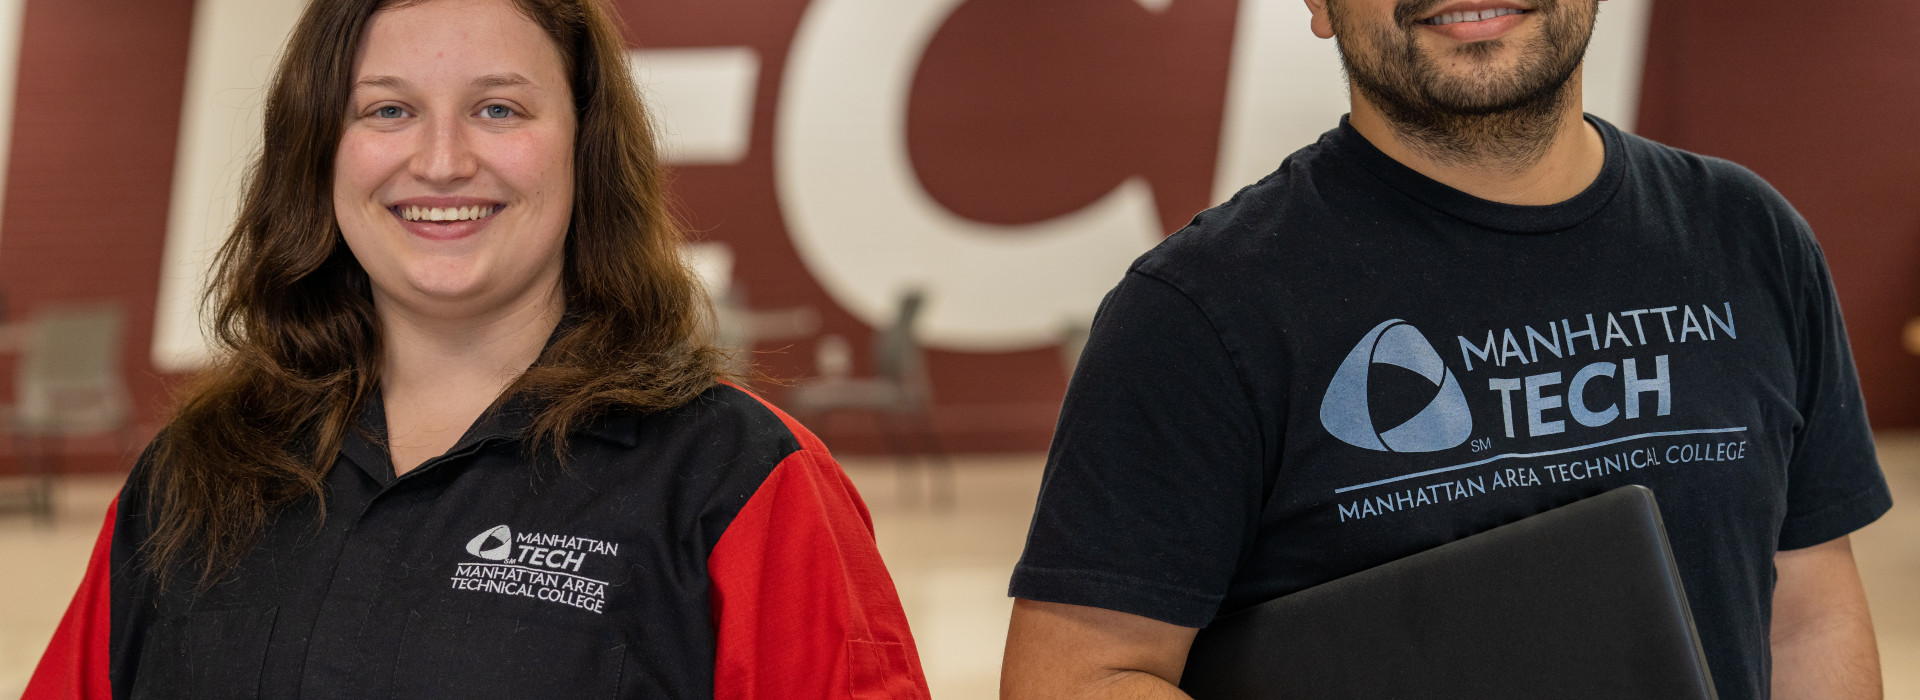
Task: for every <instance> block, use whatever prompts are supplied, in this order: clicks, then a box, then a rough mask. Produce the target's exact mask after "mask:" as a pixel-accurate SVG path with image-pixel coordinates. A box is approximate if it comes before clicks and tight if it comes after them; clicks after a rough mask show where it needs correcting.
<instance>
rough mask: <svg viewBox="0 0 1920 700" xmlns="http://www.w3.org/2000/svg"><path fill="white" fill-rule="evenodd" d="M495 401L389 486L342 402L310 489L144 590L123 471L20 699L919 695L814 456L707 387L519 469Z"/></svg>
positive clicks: (582, 432) (912, 659)
mask: <svg viewBox="0 0 1920 700" xmlns="http://www.w3.org/2000/svg"><path fill="white" fill-rule="evenodd" d="M532 416H533V412H532V410H531V409H530V408H529V407H528V406H527V405H526V404H525V403H523V402H514V401H509V402H507V403H505V404H504V405H503V406H502V407H501V408H499V409H498V410H496V411H493V412H491V413H490V414H488V415H487V416H485V417H483V418H482V419H481V420H480V421H478V422H477V423H476V424H475V425H474V426H473V427H472V428H471V429H470V430H469V431H468V433H467V434H466V435H465V436H463V437H462V438H461V439H460V441H459V442H458V443H457V444H456V445H455V446H454V447H453V448H452V449H451V450H448V451H447V453H446V454H444V455H442V456H440V457H436V458H434V459H432V460H429V461H428V462H426V463H424V464H422V465H420V466H419V467H417V468H415V469H414V470H412V471H409V472H407V473H406V474H405V475H402V476H399V477H397V478H396V477H395V476H394V470H393V465H392V464H391V462H390V461H389V459H388V456H387V451H386V449H385V447H384V439H383V433H384V426H385V424H386V419H385V416H384V414H383V411H382V408H381V402H380V401H379V400H377V399H376V400H373V401H369V402H368V409H367V411H366V412H365V413H364V414H363V415H362V417H361V423H360V430H357V431H349V437H348V439H347V442H346V444H345V445H344V446H343V448H342V449H341V454H340V456H339V457H338V461H337V462H336V463H335V466H334V468H333V469H332V470H331V471H330V472H329V473H328V475H327V477H326V489H327V497H326V500H325V503H324V505H322V504H321V503H318V502H305V503H302V504H300V505H297V506H294V507H292V508H290V509H289V510H287V511H286V512H284V513H282V514H280V515H279V516H278V517H277V518H275V520H274V521H273V522H272V524H271V525H269V526H268V528H267V529H266V531H265V532H264V533H263V535H262V536H261V538H260V540H259V543H258V545H257V546H255V547H254V548H253V550H252V552H251V553H249V554H248V555H247V556H246V557H245V559H244V560H243V561H242V562H241V563H240V565H239V567H238V568H237V570H235V571H234V572H233V573H232V574H231V575H230V576H228V577H226V578H225V579H224V580H222V581H221V582H220V583H218V584H216V585H214V586H212V587H211V588H210V589H209V590H207V591H205V592H203V593H199V594H195V593H194V591H193V586H192V584H191V583H190V582H188V583H183V584H181V585H175V586H170V587H168V588H167V590H165V591H164V592H163V591H161V590H159V589H158V587H157V586H156V585H155V581H154V579H153V577H151V576H150V575H148V574H147V573H146V572H145V571H144V570H143V568H142V567H141V564H140V563H139V562H138V561H137V553H138V551H139V547H140V545H141V543H142V542H143V541H144V537H145V535H146V534H147V533H148V532H149V531H150V528H151V522H152V520H151V518H152V512H151V510H150V505H149V504H150V503H151V499H150V495H149V494H148V493H147V492H146V491H145V489H144V488H143V486H142V484H143V483H144V482H143V479H141V478H140V474H139V470H141V469H145V468H148V465H147V464H146V460H145V459H143V460H142V463H141V464H140V465H139V466H137V467H136V473H135V476H134V478H132V479H129V481H128V485H127V487H126V488H125V489H124V490H123V491H122V492H121V494H120V497H119V499H118V501H117V502H116V503H115V504H114V507H112V508H110V509H109V510H108V514H107V524H106V527H105V529H104V530H103V531H102V532H101V535H100V539H99V542H98V544H96V545H95V548H94V553H93V559H92V562H91V563H90V564H89V566H88V569H87V574H86V578H85V580H84V581H83V582H82V584H81V586H80V591H79V592H78V593H77V594H76V595H75V597H74V601H73V604H72V606H71V607H70V608H69V609H68V611H67V614H66V617H65V619H64V620H62V622H61V624H60V627H59V629H58V631H57V632H56V633H55V635H54V639H53V642H52V645H51V646H50V647H49V648H48V650H47V653H46V656H45V658H43V659H42V660H41V662H40V666H39V668H38V670H37V671H36V672H35V674H34V678H33V681H32V683H31V685H29V687H28V689H27V693H26V697H27V698H54V697H59V698H71V697H81V698H109V697H111V698H148V697H153V698H159V697H191V698H240V697H270V698H373V697H406V698H418V697H449V698H450V697H461V698H534V697H545V698H642V697H644V698H694V697H700V698H704V697H716V698H789V697H791V698H924V697H926V696H927V690H926V680H925V677H924V676H923V674H922V673H921V670H920V664H919V658H918V656H917V652H916V651H915V649H914V644H913V638H912V636H911V634H910V633H909V632H908V629H907V621H906V617H905V615H904V613H903V612H902V610H901V607H900V602H899V599H898V596H897V595H896V594H895V592H894V588H893V582H892V580H891V579H890V578H889V577H888V575H887V570H886V567H885V566H884V565H883V564H882V563H881V561H880V555H879V552H878V550H877V549H876V547H875V544H874V537H873V525H872V521H871V519H870V518H869V516H868V514H867V510H866V506H865V505H864V504H863V503H862V502H861V501H860V496H859V494H857V493H855V491H854V488H853V485H852V483H850V482H849V481H848V480H847V477H846V475H845V474H844V473H843V472H842V471H841V470H840V467H839V466H838V465H837V464H836V463H835V462H834V461H833V458H832V456H831V455H829V454H828V452H827V450H826V448H825V447H824V446H823V445H822V444H821V443H820V441H819V440H818V439H816V438H815V437H814V436H813V435H812V434H811V433H808V432H807V431H806V429H805V428H802V427H801V426H800V425H799V424H798V423H796V422H794V421H793V419H791V418H789V417H787V416H786V415H785V414H783V413H781V412H780V411H779V410H777V409H774V408H773V407H772V406H770V405H768V404H766V403H764V402H762V401H761V400H759V399H758V397H755V396H753V395H751V394H749V393H747V392H745V391H742V390H740V389H738V388H736V387H732V386H725V385H722V386H716V387H714V388H713V389H711V390H709V391H707V392H706V393H705V394H703V395H701V396H700V397H699V398H698V399H696V400H694V401H693V402H691V403H688V404H687V405H685V406H682V407H680V408H677V409H674V410H670V411H664V412H657V413H652V414H645V415H640V414H633V413H615V414H611V415H608V416H605V417H602V418H600V419H597V420H595V421H592V422H591V423H589V424H587V425H584V426H583V427H582V428H581V429H579V430H577V431H575V433H574V434H573V435H572V436H571V440H572V442H571V444H570V447H571V452H572V459H571V461H570V463H569V464H568V465H567V467H566V468H564V469H561V468H556V467H551V466H548V467H539V468H535V467H533V466H531V462H530V461H529V459H528V458H527V452H526V444H525V443H524V441H522V440H521V439H520V435H521V434H522V432H523V429H524V428H525V427H526V426H527V425H528V423H529V422H530V421H531V419H532Z"/></svg>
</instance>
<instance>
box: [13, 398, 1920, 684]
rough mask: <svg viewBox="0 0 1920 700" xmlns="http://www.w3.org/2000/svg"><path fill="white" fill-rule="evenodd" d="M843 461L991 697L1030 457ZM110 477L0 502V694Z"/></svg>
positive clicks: (1025, 509)
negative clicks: (942, 504) (938, 494)
mask: <svg viewBox="0 0 1920 700" xmlns="http://www.w3.org/2000/svg"><path fill="white" fill-rule="evenodd" d="M1880 448H1881V460H1882V462H1883V464H1884V465H1885V466H1886V469H1887V476H1888V478H1889V479H1890V480H1891V481H1892V483H1893V488H1894V498H1895V500H1896V501H1897V502H1898V503H1900V504H1901V506H1900V507H1898V508H1896V509H1894V511H1893V512H1892V513H1891V514H1889V515H1888V516H1887V517H1886V518H1883V519H1882V520H1881V521H1880V522H1877V523H1875V524H1873V525H1871V526H1869V527H1868V528H1866V529H1865V530H1862V531H1861V532H1859V533H1857V534H1856V535H1855V536H1854V547H1855V551H1856V554H1857V556H1858V558H1859V560H1860V568H1861V572H1862V573H1863V574H1864V576H1865V577H1866V582H1867V595H1868V597H1869V598H1870V599H1871V604H1872V606H1873V610H1874V620H1875V624H1876V626H1877V627H1878V631H1879V637H1880V655H1881V660H1882V666H1883V667H1884V668H1885V671H1886V687H1887V697H1888V698H1891V699H1894V700H1903V699H1904V700H1920V508H1916V507H1915V506H1914V504H1920V433H1906V434H1884V435H1882V436H1881V439H1880ZM847 462H848V463H847V465H846V466H847V471H848V473H850V474H851V475H852V476H853V478H854V480H855V481H856V482H857V483H858V484H859V486H860V489H861V492H862V493H863V494H865V495H866V498H867V501H868V503H869V505H870V507H871V508H872V510H873V515H874V521H875V526H876V527H877V529H878V530H879V537H880V549H881V552H882V553H883V554H884V555H885V556H886V559H887V563H888V566H889V568H890V569H891V570H892V572H893V576H894V581H895V583H896V584H897V585H898V586H899V589H900V596H901V599H902V602H904V603H905V605H906V608H907V616H908V618H909V619H910V621H911V622H912V624H913V631H914V637H915V638H916V640H918V642H919V645H920V653H921V659H922V662H923V663H924V664H925V666H926V670H927V679H928V681H930V682H931V683H932V685H933V691H934V697H936V698H939V699H940V700H971V699H974V698H993V697H996V688H997V684H998V682H999V680H998V679H999V669H1000V651H1001V645H1002V644H1003V643H1004V641H1005V639H1006V629H1007V615H1008V613H1009V611H1010V610H1011V609H1012V604H1011V602H1010V601H1008V600H1007V598H1006V583H1007V576H1008V575H1009V573H1010V572H1011V571H1012V569H1013V563H1014V560H1015V559H1017V558H1018V557H1019V554H1020V547H1021V544H1022V542H1023V539H1024V537H1025V535H1026V530H1027V521H1028V519H1029V517H1030V516H1031V514H1032V511H1033V500H1034V496H1035V493H1036V491H1037V489H1038V487H1039V484H1040V457H1039V456H1037V455H1017V456H984V457H966V458H961V459H956V460H955V472H956V473H957V475H958V478H957V484H956V486H957V505H956V506H955V507H953V508H951V509H946V510H937V509H932V508H929V507H928V505H927V502H928V494H927V492H926V491H925V490H924V488H925V486H924V485H923V484H919V483H917V481H915V482H909V483H907V484H903V483H902V482H901V480H900V472H899V471H898V470H896V469H895V467H894V466H893V464H892V463H891V462H890V461H887V460H864V459H856V460H847ZM916 476H924V475H920V474H916ZM903 486H906V487H907V488H902V487H903ZM6 488H9V485H8V484H6V483H5V482H0V490H4V489H6ZM117 488H118V484H117V483H116V480H114V479H111V478H105V477H89V478H75V479H71V480H69V481H67V482H66V483H64V484H62V485H61V488H60V489H59V492H58V498H59V503H60V507H59V516H58V517H57V518H56V521H55V522H54V523H53V524H51V525H36V524H33V523H32V522H31V521H29V520H28V519H27V518H26V517H25V516H24V515H21V514H17V513H0V562H6V564H5V566H4V568H6V569H7V570H10V571H12V572H13V574H11V575H0V697H18V696H19V692H20V689H21V688H22V687H23V686H24V685H25V684H26V679H27V677H28V676H29V675H30V674H31V673H32V671H33V665H34V664H35V662H36V661H37V660H38V659H39V656H40V650H41V649H42V648H43V647H44V646H45V645H46V642H47V638H48V636H49V635H51V634H52V631H53V627H54V625H56V624H57V623H58V622H59V620H60V615H61V613H62V612H63V611H64V610H65V608H66V604H67V600H68V599H69V597H70V596H71V595H72V591H73V588H74V586H75V584H77V583H78V582H79V580H80V574H81V570H82V568H83V567H84V566H85V565H86V558H87V553H88V551H89V548H90V547H91V546H92V543H93V538H94V536H95V535H96V534H97V533H98V530H99V526H100V516H101V515H102V514H103V513H104V512H105V507H106V503H107V501H108V500H109V499H111V498H112V497H113V493H114V491H115V489H117Z"/></svg>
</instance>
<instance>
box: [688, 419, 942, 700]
mask: <svg viewBox="0 0 1920 700" xmlns="http://www.w3.org/2000/svg"><path fill="white" fill-rule="evenodd" d="M769 408H772V407H771V406H769ZM775 410H776V412H777V409H775ZM780 417H781V419H782V420H784V421H786V423H787V427H788V428H789V429H791V430H792V431H793V433H794V435H795V436H796V437H798V438H799V439H800V443H801V449H800V451H798V452H795V453H793V454H791V455H789V456H788V457H787V458H786V459H785V460H783V461H781V463H780V464H779V466H777V467H775V468H774V470H773V472H772V473H771V474H768V475H767V479H766V481H765V482H762V483H761V485H760V488H759V490H758V491H755V492H754V495H753V497H752V498H750V499H748V501H747V505H746V507H745V508H743V509H742V510H741V511H740V514H739V515H737V516H735V517H734V519H733V522H732V523H731V524H729V525H728V526H727V531H726V534H724V535H721V537H720V542H719V543H718V544H717V545H716V546H715V547H714V549H713V554H712V555H711V556H710V557H709V558H708V560H707V571H708V573H709V575H710V576H711V577H712V585H713V618H714V622H715V627H716V628H717V630H718V635H719V640H718V649H717V653H716V655H715V659H714V669H713V670H714V698H715V700H735V699H752V700H778V699H782V698H806V699H808V700H815V699H818V698H832V699H839V698H847V699H850V700H851V699H858V700H866V699H868V698H873V699H876V700H877V699H881V698H916V699H925V698H927V697H928V693H927V680H926V676H925V675H924V674H923V673H922V672H921V670H920V655H919V652H918V651H916V650H915V649H914V646H913V635H912V633H911V632H909V631H908V630H907V617H906V613H905V611H903V610H902V609H901V607H900V597H899V595H898V594H896V593H895V592H894V588H893V579H892V577H890V576H888V575H887V568H886V565H885V564H883V563H881V561H880V550H879V548H878V546H877V545H876V544H875V543H874V539H873V520H872V518H871V517H869V516H868V514H867V507H866V505H865V504H864V503H862V502H861V501H860V495H859V494H858V493H856V492H855V491H854V488H853V484H852V482H850V481H848V479H847V476H846V474H845V473H844V472H842V471H841V470H840V466H839V465H838V464H836V463H834V461H833V458H832V457H831V456H829V455H828V454H827V451H826V448H825V447H824V446H822V445H821V444H820V441H819V439H817V438H815V437H814V436H813V435H812V434H811V433H808V432H807V431H806V429H805V428H802V427H800V425H799V424H798V423H795V422H794V421H793V419H792V418H788V417H787V416H786V415H785V414H781V415H780Z"/></svg>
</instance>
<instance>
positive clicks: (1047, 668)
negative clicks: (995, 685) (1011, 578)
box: [1000, 600, 1199, 700]
mask: <svg viewBox="0 0 1920 700" xmlns="http://www.w3.org/2000/svg"><path fill="white" fill-rule="evenodd" d="M1198 632H1199V630H1196V629H1194V628H1191V627H1180V626H1178V625H1169V624H1167V623H1165V622H1160V621H1158V620H1153V619H1149V618H1145V617H1141V616H1139V615H1131V614H1128V613H1123V612H1114V611H1112V610H1102V609H1100V608H1090V607H1085V606H1080V605H1065V604H1062V603H1041V602H1038V601H1032V600H1015V601H1014V602H1013V621H1012V623H1011V624H1010V625H1009V629H1008V630H1007V658H1006V662H1005V663H1004V664H1003V665H1002V667H1001V671H1000V697H1001V698H1002V699H1003V700H1024V699H1025V698H1047V699H1049V700H1051V699H1053V698H1115V699H1127V700H1134V699H1137V700H1160V699H1172V698H1186V697H1187V694H1186V693H1182V692H1180V688H1179V687H1178V686H1179V683H1180V672H1181V671H1182V670H1183V669H1185V668H1186V666H1187V649H1188V648H1189V647H1191V646H1193V636H1194V634H1196V633H1198Z"/></svg>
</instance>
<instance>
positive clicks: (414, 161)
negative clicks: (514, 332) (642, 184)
mask: <svg viewBox="0 0 1920 700" xmlns="http://www.w3.org/2000/svg"><path fill="white" fill-rule="evenodd" d="M348 108H349V109H350V110H351V111H350V112H349V113H348V114H347V121H346V128H345V130H344V131H343V132H342V135H341V137H340V150H339V152H338V153H337V154H336V155H335V157H334V180H333V209H334V214H335V216H337V217H338V218H339V222H340V231H341V233H342V234H343V235H344V236H345V238H346V241H347V247H348V248H351V249H352V250H353V256H354V257H355V258H356V259H358V260H359V261H360V265H361V266H362V267H364V268H365V269H366V271H367V275H368V277H370V278H371V279H372V281H373V288H374V295H375V300H376V302H377V303H378V304H379V305H380V306H382V307H392V306H394V305H399V306H401V307H404V308H406V309H408V310H411V311H414V312H417V313H423V314H426V315H429V316H433V317H440V318H471V317H476V316H483V315H487V314H489V313H490V312H496V311H499V310H502V309H506V308H508V307H512V306H516V305H517V302H525V301H529V300H532V301H534V302H535V303H538V302H539V301H541V300H545V299H547V297H546V295H547V294H548V293H550V292H552V291H553V290H554V289H555V288H556V286H557V285H558V284H559V280H560V272H561V269H562V250H563V244H564V242H565V239H566V232H567V225H568V222H569V219H570V217H571V214H572V205H573V139H574V131H575V120H574V114H573V96H572V92H571V90H570V89H569V88H568V85H567V76H566V75H565V71H564V70H563V68H562V66H561V59H560V54H559V52H558V50H557V49H555V48H554V46H553V42H552V41H551V40H550V39H548V38H547V35H546V33H544V32H542V31H541V30H540V28H539V27H538V26H537V25H535V24H533V22H532V21H530V20H528V19H527V18H526V17H524V16H522V15H521V14H520V12H519V11H518V10H517V9H516V8H515V7H514V5H513V4H512V3H511V2H510V0H427V1H426V2H419V3H415V4H412V5H406V6H402V7H398V8H394V9H387V10H382V11H380V12H378V13H375V14H374V16H373V19H372V21H371V22H370V23H369V25H368V27H367V33H366V38H365V43H364V45H363V46H362V48H361V53H360V57H359V64H358V65H357V66H356V67H355V68H354V75H353V87H352V93H351V95H350V98H349V100H348Z"/></svg>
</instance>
